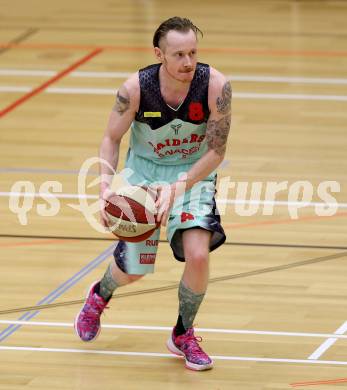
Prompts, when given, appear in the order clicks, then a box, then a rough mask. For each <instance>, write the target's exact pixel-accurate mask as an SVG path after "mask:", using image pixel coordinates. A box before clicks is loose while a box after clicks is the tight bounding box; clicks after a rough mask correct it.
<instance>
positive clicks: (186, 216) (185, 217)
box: [181, 213, 194, 223]
mask: <svg viewBox="0 0 347 390" xmlns="http://www.w3.org/2000/svg"><path fill="white" fill-rule="evenodd" d="M193 220H194V215H193V214H190V213H182V214H181V223H184V222H186V221H193Z"/></svg>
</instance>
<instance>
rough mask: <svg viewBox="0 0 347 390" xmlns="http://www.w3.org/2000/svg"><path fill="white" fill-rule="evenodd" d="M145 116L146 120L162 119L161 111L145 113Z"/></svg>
mask: <svg viewBox="0 0 347 390" xmlns="http://www.w3.org/2000/svg"><path fill="white" fill-rule="evenodd" d="M143 116H144V117H145V118H161V112H160V111H145V112H144V113H143Z"/></svg>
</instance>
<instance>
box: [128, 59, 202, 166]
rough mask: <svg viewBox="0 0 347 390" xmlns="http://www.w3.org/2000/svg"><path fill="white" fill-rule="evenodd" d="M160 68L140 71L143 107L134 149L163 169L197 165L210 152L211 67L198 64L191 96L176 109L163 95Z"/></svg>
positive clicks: (135, 128)
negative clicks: (163, 167) (207, 127)
mask: <svg viewBox="0 0 347 390" xmlns="http://www.w3.org/2000/svg"><path fill="white" fill-rule="evenodd" d="M159 68H160V64H155V65H150V66H148V67H146V68H144V69H141V70H140V71H139V80H140V91H141V97H140V106H139V110H138V112H137V113H136V116H135V119H134V121H133V123H132V125H131V136H130V149H131V151H132V153H134V154H135V155H138V156H140V157H143V158H146V159H149V160H151V161H153V162H154V163H157V164H160V165H179V164H187V163H193V162H195V161H197V160H198V159H199V158H201V156H202V155H203V154H205V153H206V151H207V143H206V139H205V135H206V124H207V120H208V117H209V114H210V111H209V108H208V84H209V78H210V67H209V66H208V65H206V64H201V63H198V64H197V67H196V70H195V74H194V78H193V80H192V82H191V84H190V88H189V91H188V94H187V96H186V98H185V100H184V101H183V102H182V104H181V105H180V106H179V107H177V108H176V109H174V108H172V107H170V106H169V105H168V104H166V103H165V101H164V99H163V97H162V95H161V92H160V85H159Z"/></svg>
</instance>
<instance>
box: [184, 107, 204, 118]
mask: <svg viewBox="0 0 347 390" xmlns="http://www.w3.org/2000/svg"><path fill="white" fill-rule="evenodd" d="M188 117H189V119H190V120H192V121H201V119H203V118H204V110H203V109H202V104H201V103H199V102H191V103H190V104H189V112H188Z"/></svg>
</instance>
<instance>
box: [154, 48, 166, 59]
mask: <svg viewBox="0 0 347 390" xmlns="http://www.w3.org/2000/svg"><path fill="white" fill-rule="evenodd" d="M154 54H155V56H156V58H157V60H158V61H159V62H163V61H164V53H163V52H162V51H161V49H160V48H159V47H155V48H154Z"/></svg>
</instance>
